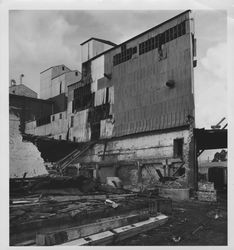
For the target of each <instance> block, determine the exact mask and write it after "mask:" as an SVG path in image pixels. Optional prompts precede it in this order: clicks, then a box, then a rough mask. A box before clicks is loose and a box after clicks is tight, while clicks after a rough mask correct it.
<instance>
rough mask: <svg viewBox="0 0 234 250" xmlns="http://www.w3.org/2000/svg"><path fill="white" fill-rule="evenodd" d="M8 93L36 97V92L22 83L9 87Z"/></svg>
mask: <svg viewBox="0 0 234 250" xmlns="http://www.w3.org/2000/svg"><path fill="white" fill-rule="evenodd" d="M9 93H10V94H13V95H20V96H27V97H32V98H37V93H36V92H35V91H33V90H32V89H30V88H29V87H27V86H26V85H24V84H22V83H21V84H18V85H16V84H14V85H11V86H10V87H9Z"/></svg>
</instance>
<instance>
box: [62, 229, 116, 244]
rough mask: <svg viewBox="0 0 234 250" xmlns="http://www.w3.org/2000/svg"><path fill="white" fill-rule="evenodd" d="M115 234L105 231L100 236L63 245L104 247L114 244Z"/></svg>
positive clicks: (91, 236)
mask: <svg viewBox="0 0 234 250" xmlns="http://www.w3.org/2000/svg"><path fill="white" fill-rule="evenodd" d="M114 236H115V234H114V233H112V232H111V231H105V232H102V233H98V234H93V235H90V236H89V237H86V238H80V239H77V240H74V241H70V242H66V243H64V244H61V245H62V246H87V245H91V246H104V245H107V244H110V243H111V242H113V239H114Z"/></svg>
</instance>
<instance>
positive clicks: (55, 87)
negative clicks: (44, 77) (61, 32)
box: [51, 74, 66, 97]
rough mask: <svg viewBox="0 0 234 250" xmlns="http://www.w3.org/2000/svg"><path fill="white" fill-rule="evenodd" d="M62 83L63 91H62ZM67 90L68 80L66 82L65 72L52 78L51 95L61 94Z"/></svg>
mask: <svg viewBox="0 0 234 250" xmlns="http://www.w3.org/2000/svg"><path fill="white" fill-rule="evenodd" d="M60 85H61V92H60ZM65 90H66V82H65V74H62V75H60V76H57V77H56V78H53V79H52V80H51V97H54V96H57V95H60V94H62V93H65Z"/></svg>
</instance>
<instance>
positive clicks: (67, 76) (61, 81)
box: [51, 71, 81, 97]
mask: <svg viewBox="0 0 234 250" xmlns="http://www.w3.org/2000/svg"><path fill="white" fill-rule="evenodd" d="M76 74H77V75H76ZM80 79H81V73H80V72H78V71H70V72H66V73H64V74H62V75H59V76H57V77H55V78H53V79H52V96H51V97H54V96H57V95H59V94H61V93H65V94H66V96H67V95H68V89H67V87H68V86H69V85H71V84H73V83H76V82H78V81H80ZM60 85H61V92H60Z"/></svg>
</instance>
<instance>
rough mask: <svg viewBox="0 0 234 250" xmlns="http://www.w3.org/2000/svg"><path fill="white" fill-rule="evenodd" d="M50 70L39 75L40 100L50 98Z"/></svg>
mask: <svg viewBox="0 0 234 250" xmlns="http://www.w3.org/2000/svg"><path fill="white" fill-rule="evenodd" d="M51 77H52V69H48V70H47V71H45V72H43V73H41V74H40V96H39V97H40V99H48V98H50V96H51Z"/></svg>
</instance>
